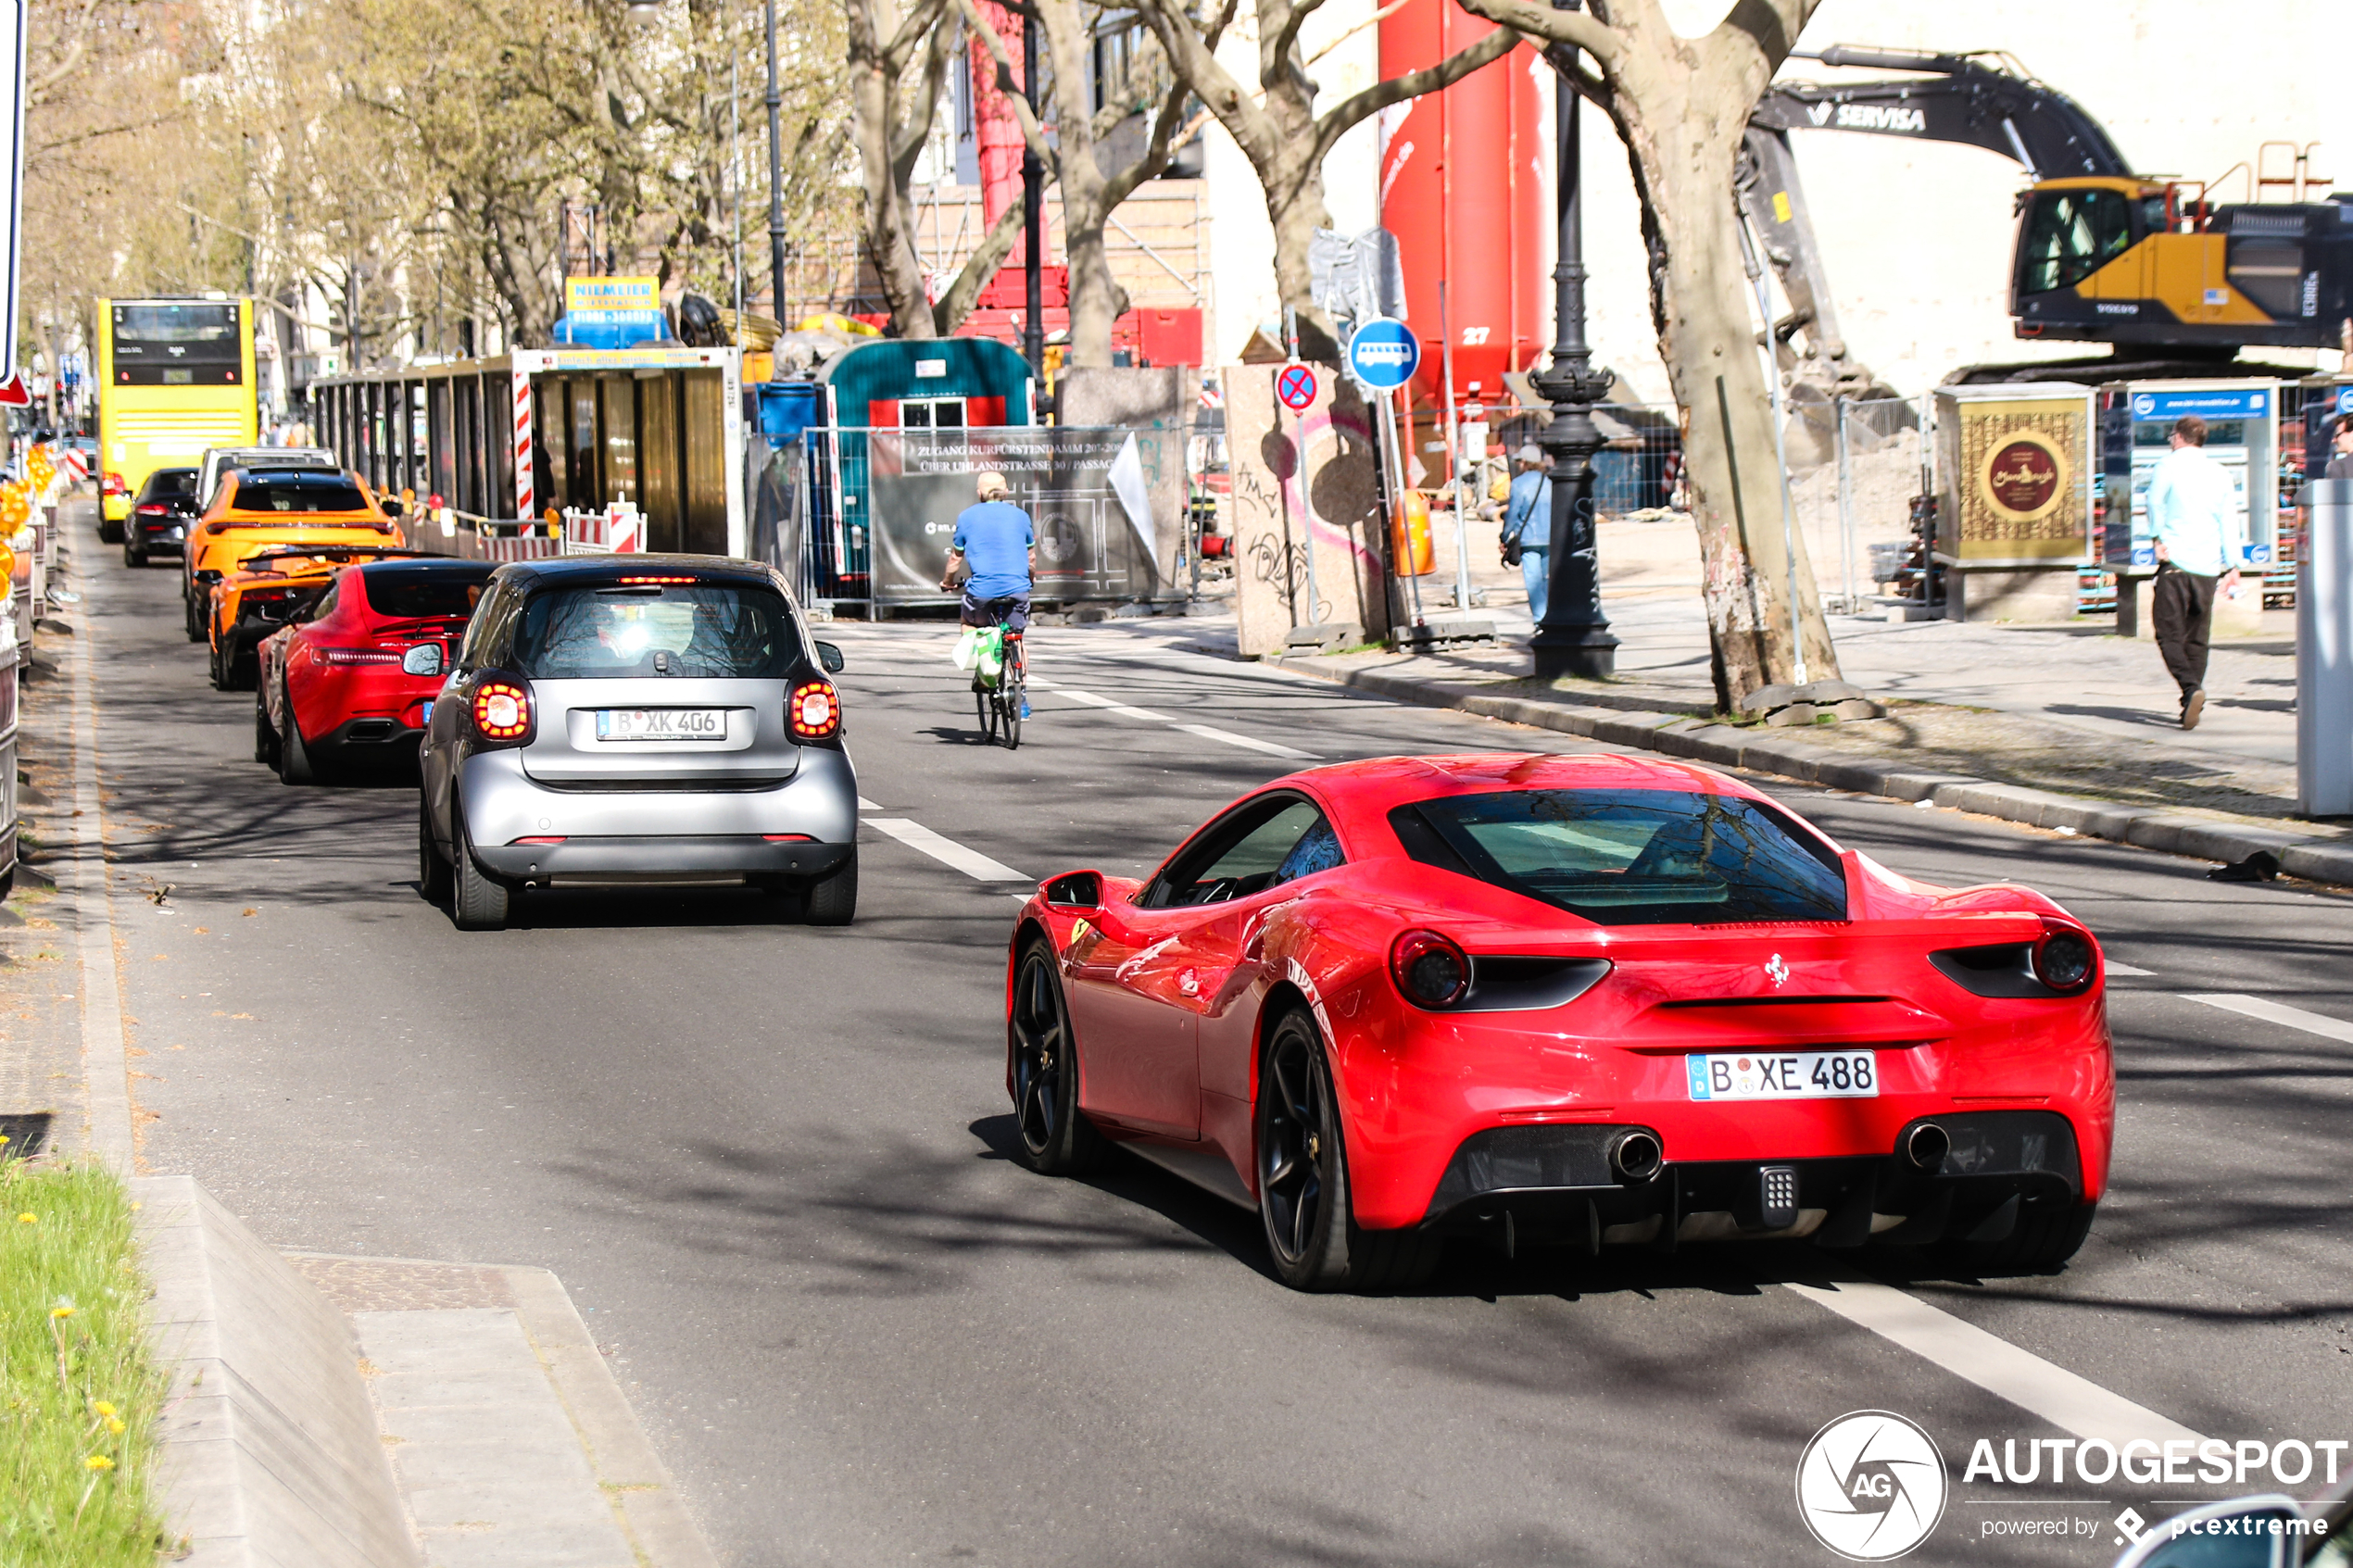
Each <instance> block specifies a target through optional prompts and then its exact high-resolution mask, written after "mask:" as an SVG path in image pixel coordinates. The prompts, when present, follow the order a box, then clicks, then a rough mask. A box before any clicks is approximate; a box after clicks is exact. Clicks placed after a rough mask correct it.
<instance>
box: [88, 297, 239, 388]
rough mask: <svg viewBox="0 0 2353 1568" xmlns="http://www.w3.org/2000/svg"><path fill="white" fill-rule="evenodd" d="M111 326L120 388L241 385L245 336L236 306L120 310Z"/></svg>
mask: <svg viewBox="0 0 2353 1568" xmlns="http://www.w3.org/2000/svg"><path fill="white" fill-rule="evenodd" d="M109 324H110V325H111V327H112V328H113V331H112V332H111V334H110V335H111V338H112V345H111V346H112V350H113V356H114V363H113V366H112V371H113V376H114V382H115V384H116V385H118V386H224V385H235V384H237V383H239V382H241V381H242V380H243V371H244V361H245V333H244V331H243V329H242V327H241V325H240V322H239V320H238V313H237V307H236V306H234V305H233V304H230V305H215V304H210V303H204V302H194V301H192V302H188V303H178V302H163V301H157V302H152V303H143V304H131V305H118V306H116V307H114V310H113V319H112V320H111V322H110V323H109Z"/></svg>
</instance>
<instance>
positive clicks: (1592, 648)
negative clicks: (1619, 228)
mask: <svg viewBox="0 0 2353 1568" xmlns="http://www.w3.org/2000/svg"><path fill="white" fill-rule="evenodd" d="M1556 3H1558V0H1556ZM1580 4H1581V0H1567V3H1566V4H1562V5H1561V8H1562V9H1564V10H1575V9H1578V8H1579V6H1580ZM1578 107H1579V98H1578V94H1577V88H1576V86H1575V84H1574V83H1573V82H1571V80H1570V79H1569V76H1568V74H1567V72H1566V71H1562V72H1559V84H1558V96H1557V102H1556V104H1555V107H1554V117H1553V124H1554V154H1555V156H1554V169H1555V170H1556V171H1557V180H1558V195H1559V217H1560V260H1559V263H1558V264H1557V265H1556V266H1554V269H1553V320H1554V344H1553V358H1552V363H1551V364H1550V365H1549V366H1547V367H1546V368H1545V369H1544V370H1543V371H1542V373H1541V374H1539V375H1536V376H1533V377H1531V378H1529V379H1530V380H1531V381H1532V382H1533V383H1534V384H1535V386H1536V389H1537V390H1538V391H1539V392H1541V393H1542V394H1543V395H1545V396H1547V397H1549V398H1551V399H1552V402H1553V422H1552V423H1551V424H1550V425H1549V426H1547V427H1546V428H1545V430H1544V432H1543V433H1541V435H1539V436H1538V437H1537V438H1536V439H1537V444H1538V445H1541V447H1542V448H1543V449H1544V453H1545V456H1546V458H1547V462H1548V466H1549V470H1550V474H1551V478H1552V483H1553V527H1552V534H1551V538H1552V550H1551V553H1550V554H1549V555H1548V556H1547V557H1546V558H1545V565H1546V567H1547V568H1548V569H1549V570H1550V571H1551V574H1552V579H1551V583H1550V586H1549V589H1548V591H1547V595H1546V603H1545V606H1544V621H1543V624H1542V625H1541V626H1539V627H1537V629H1536V635H1535V636H1534V638H1533V639H1531V640H1530V642H1529V647H1530V648H1531V650H1532V651H1533V652H1534V654H1535V656H1536V674H1537V678H1538V679H1540V680H1550V679H1552V678H1553V677H1554V676H1556V675H1581V676H1584V677H1586V678H1588V679H1594V680H1598V679H1600V678H1602V677H1604V676H1606V675H1608V674H1609V673H1610V672H1611V671H1613V670H1614V669H1616V668H1617V637H1615V636H1614V635H1612V634H1611V633H1610V629H1609V621H1608V619H1607V618H1606V617H1604V615H1603V614H1602V577H1601V562H1600V559H1599V557H1598V555H1597V552H1596V540H1595V538H1594V530H1593V454H1594V453H1596V452H1598V451H1600V450H1601V448H1602V433H1601V431H1600V429H1599V428H1598V427H1597V426H1596V425H1595V424H1594V423H1593V405H1594V404H1596V403H1598V402H1600V401H1601V400H1602V398H1603V396H1604V395H1605V394H1606V393H1607V392H1608V391H1609V383H1610V374H1609V372H1608V371H1607V370H1595V369H1594V368H1593V365H1592V358H1593V355H1592V349H1591V348H1589V347H1587V346H1586V343H1585V258H1584V230H1583V225H1582V223H1581V221H1580V220H1579V203H1578V185H1579V168H1580V166H1579V152H1580V150H1581V149H1580V148H1579V143H1578V118H1577V111H1578Z"/></svg>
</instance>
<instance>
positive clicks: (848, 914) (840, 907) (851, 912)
mask: <svg viewBox="0 0 2353 1568" xmlns="http://www.w3.org/2000/svg"><path fill="white" fill-rule="evenodd" d="M803 909H804V913H805V915H806V918H807V919H808V922H809V923H810V924H812V925H848V924H849V922H851V921H852V920H854V919H856V918H857V915H858V847H857V846H856V845H854V844H853V845H851V846H850V848H849V859H847V860H844V861H843V862H842V863H841V864H840V865H839V866H837V867H836V868H835V869H834V870H832V871H830V872H826V873H825V874H824V876H814V877H811V878H810V879H809V895H808V902H807V904H805V905H804V906H803Z"/></svg>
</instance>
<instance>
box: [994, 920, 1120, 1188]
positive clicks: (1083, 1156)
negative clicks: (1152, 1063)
mask: <svg viewBox="0 0 2353 1568" xmlns="http://www.w3.org/2000/svg"><path fill="white" fill-rule="evenodd" d="M1005 1049H1006V1052H1007V1054H1008V1056H1009V1058H1010V1060H1011V1066H1012V1076H1013V1122H1014V1125H1015V1128H1016V1130H1017V1131H1018V1133H1019V1134H1020V1142H1019V1147H1018V1148H1017V1150H1016V1154H1015V1158H1017V1159H1019V1160H1021V1162H1022V1163H1023V1164H1025V1165H1026V1166H1028V1167H1029V1168H1030V1169H1031V1170H1033V1171H1036V1172H1038V1173H1039V1174H1041V1175H1047V1176H1076V1175H1082V1174H1084V1173H1087V1172H1088V1171H1091V1170H1093V1169H1095V1167H1097V1166H1098V1165H1101V1163H1102V1161H1103V1154H1104V1151H1105V1149H1106V1148H1108V1145H1107V1144H1106V1142H1105V1140H1104V1138H1103V1135H1102V1134H1101V1133H1099V1132H1097V1131H1096V1130H1095V1124H1094V1123H1092V1122H1089V1121H1088V1120H1087V1117H1086V1114H1085V1112H1083V1111H1081V1110H1079V1109H1078V1052H1077V1048H1076V1043H1075V1041H1074V1038H1073V1036H1072V1035H1071V1030H1070V1008H1069V1006H1068V1004H1067V1003H1065V1002H1064V1001H1063V983H1062V976H1061V974H1060V973H1058V972H1056V970H1055V967H1054V952H1053V949H1052V948H1051V947H1048V946H1047V945H1046V944H1045V943H1044V942H1041V941H1036V940H1033V941H1032V942H1031V943H1030V944H1029V946H1028V947H1025V948H1023V949H1022V955H1021V962H1020V965H1019V966H1018V967H1017V968H1016V969H1015V970H1014V971H1013V1007H1012V1008H1011V1009H1010V1010H1008V1012H1007V1014H1006V1018H1005Z"/></svg>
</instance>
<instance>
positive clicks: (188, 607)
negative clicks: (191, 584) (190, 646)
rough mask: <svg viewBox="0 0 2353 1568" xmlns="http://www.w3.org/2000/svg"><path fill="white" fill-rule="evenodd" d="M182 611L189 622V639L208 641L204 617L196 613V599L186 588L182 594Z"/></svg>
mask: <svg viewBox="0 0 2353 1568" xmlns="http://www.w3.org/2000/svg"><path fill="white" fill-rule="evenodd" d="M180 612H181V618H182V620H183V621H186V622H187V632H188V640H189V641H190V642H192V643H201V642H206V641H208V638H207V637H206V635H205V624H204V618H203V617H202V616H200V615H198V614H197V613H196V601H195V597H194V596H191V595H190V594H189V593H188V592H187V590H186V589H184V588H182V590H181V594H180Z"/></svg>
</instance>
